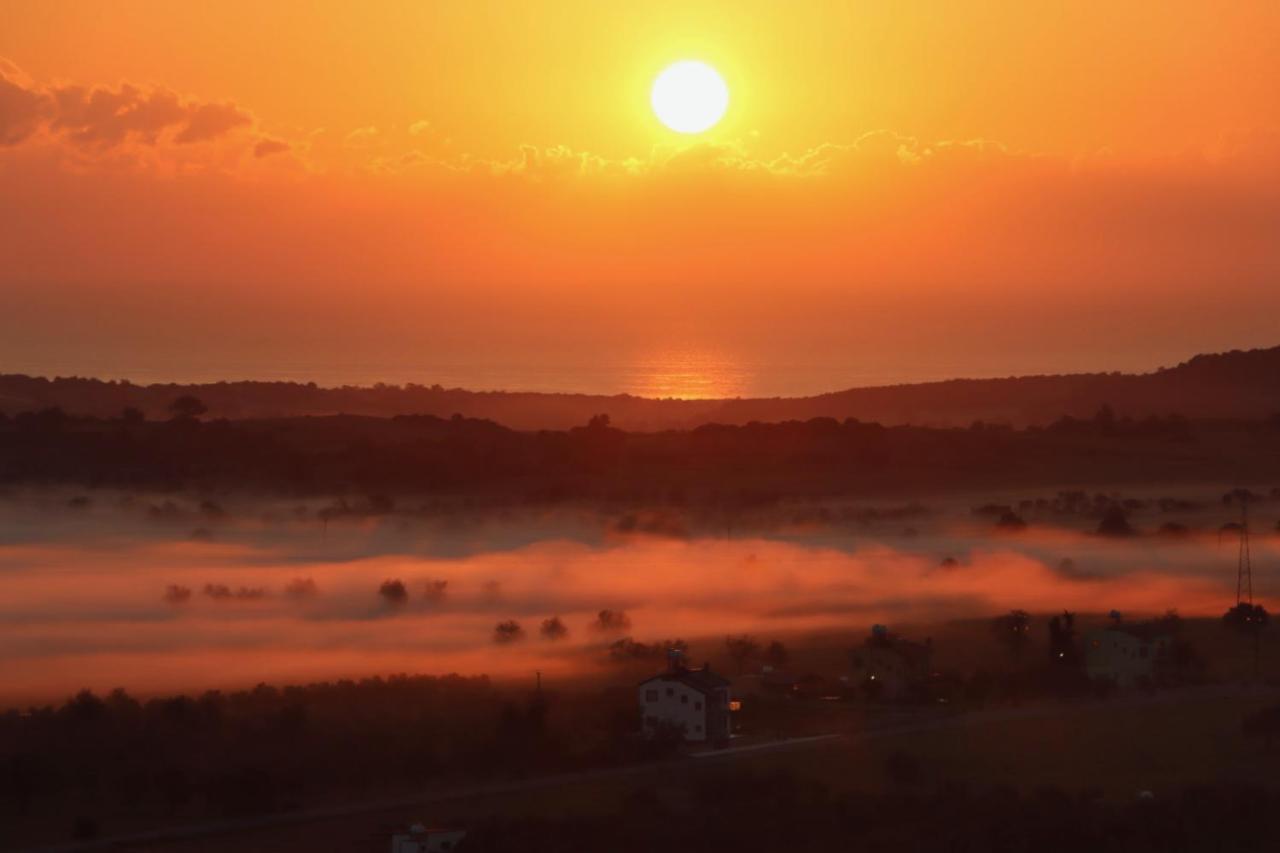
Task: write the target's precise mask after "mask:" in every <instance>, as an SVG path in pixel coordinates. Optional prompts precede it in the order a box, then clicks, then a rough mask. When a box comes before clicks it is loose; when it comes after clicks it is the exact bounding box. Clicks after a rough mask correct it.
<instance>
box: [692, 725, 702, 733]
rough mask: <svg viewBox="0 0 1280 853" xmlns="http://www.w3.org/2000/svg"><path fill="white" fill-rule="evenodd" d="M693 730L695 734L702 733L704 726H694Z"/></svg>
mask: <svg viewBox="0 0 1280 853" xmlns="http://www.w3.org/2000/svg"><path fill="white" fill-rule="evenodd" d="M693 730H694V731H695V732H700V731H702V726H694V727H693Z"/></svg>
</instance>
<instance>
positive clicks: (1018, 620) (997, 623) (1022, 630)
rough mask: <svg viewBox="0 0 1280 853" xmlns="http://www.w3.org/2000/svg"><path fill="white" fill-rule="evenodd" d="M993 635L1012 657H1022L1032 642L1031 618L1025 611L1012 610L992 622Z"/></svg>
mask: <svg viewBox="0 0 1280 853" xmlns="http://www.w3.org/2000/svg"><path fill="white" fill-rule="evenodd" d="M991 633H993V634H994V635H995V637H996V639H997V640H998V641H999V642H1000V644H1001V645H1002V646H1004V647H1005V648H1006V649H1008V650H1009V653H1010V654H1011V655H1014V656H1015V657H1018V656H1021V654H1022V653H1023V651H1025V650H1026V648H1027V643H1028V642H1030V640H1031V616H1030V615H1028V613H1027V611H1025V610H1010V611H1009V612H1008V613H1006V614H1004V615H1003V616H997V617H996V618H994V619H992V620H991Z"/></svg>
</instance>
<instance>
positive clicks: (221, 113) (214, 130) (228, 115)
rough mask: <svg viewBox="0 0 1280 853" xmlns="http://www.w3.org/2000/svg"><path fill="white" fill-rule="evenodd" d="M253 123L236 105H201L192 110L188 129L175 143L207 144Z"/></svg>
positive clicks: (179, 134)
mask: <svg viewBox="0 0 1280 853" xmlns="http://www.w3.org/2000/svg"><path fill="white" fill-rule="evenodd" d="M251 122H252V118H250V116H249V114H248V113H246V112H244V111H243V110H241V109H240V108H239V107H237V106H236V105H235V104H232V103H223V104H201V105H200V106H198V107H195V108H194V109H192V110H191V113H190V117H189V118H188V119H187V125H186V127H184V128H183V129H182V130H181V131H179V132H178V135H177V136H175V137H174V139H173V141H174V142H177V143H179V144H187V143H190V142H205V141H208V140H210V139H217V138H218V137H219V136H222V135H223V134H226V133H228V132H230V131H231V130H234V129H235V128H237V127H244V126H245V125H247V124H250V123H251Z"/></svg>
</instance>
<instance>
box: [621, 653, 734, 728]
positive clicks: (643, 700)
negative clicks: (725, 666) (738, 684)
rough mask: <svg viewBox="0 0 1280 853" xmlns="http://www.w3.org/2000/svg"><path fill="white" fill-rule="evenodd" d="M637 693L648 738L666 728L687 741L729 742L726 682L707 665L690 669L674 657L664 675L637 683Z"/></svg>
mask: <svg viewBox="0 0 1280 853" xmlns="http://www.w3.org/2000/svg"><path fill="white" fill-rule="evenodd" d="M638 693H639V699H640V713H641V719H642V720H643V722H642V726H643V732H644V734H645V735H646V736H647V737H652V736H654V735H655V734H657V732H658V730H659V729H660V727H662V726H663V725H664V724H666V725H669V726H673V727H675V728H677V729H679V730H681V731H683V732H684V739H685V740H689V741H712V742H717V741H727V740H728V739H729V733H730V730H731V728H730V724H729V680H728V679H727V678H724V677H723V676H720V675H717V674H716V673H714V672H712V671H711V665H710V664H707V665H705V666H703V667H702V668H701V669H689V668H688V667H686V666H684V664H683V662H682V661H681V659H680V657H679V655H673V656H672V657H671V659H670V662H669V666H668V668H667V671H666V672H663V673H660V674H658V675H655V676H653V677H652V678H646V679H645V680H644V681H642V682H640V685H639V688H638Z"/></svg>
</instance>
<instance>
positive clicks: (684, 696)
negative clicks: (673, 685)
mask: <svg viewBox="0 0 1280 853" xmlns="http://www.w3.org/2000/svg"><path fill="white" fill-rule="evenodd" d="M680 704H681V705H688V704H689V696H688V694H684V693H682V694H680Z"/></svg>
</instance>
